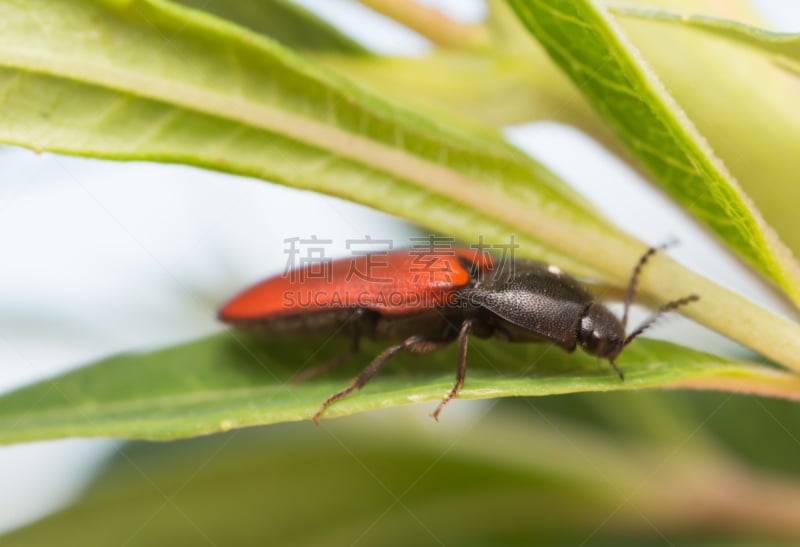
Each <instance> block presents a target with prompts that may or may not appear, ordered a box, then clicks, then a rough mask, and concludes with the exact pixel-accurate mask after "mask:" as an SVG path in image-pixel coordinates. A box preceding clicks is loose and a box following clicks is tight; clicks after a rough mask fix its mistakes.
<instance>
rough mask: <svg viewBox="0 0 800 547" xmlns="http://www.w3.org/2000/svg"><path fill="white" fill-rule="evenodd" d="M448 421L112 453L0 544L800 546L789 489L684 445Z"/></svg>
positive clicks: (519, 419)
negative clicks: (73, 495)
mask: <svg viewBox="0 0 800 547" xmlns="http://www.w3.org/2000/svg"><path fill="white" fill-rule="evenodd" d="M456 418H457V416H456ZM454 422H455V423H454V425H453V426H449V427H448V426H446V425H445V424H432V423H428V422H427V421H424V422H420V421H418V420H414V419H413V415H411V414H408V413H397V412H395V413H382V414H380V415H375V416H372V417H368V416H364V417H362V419H356V420H347V421H337V422H335V423H326V424H324V425H323V426H322V427H320V428H315V427H313V426H311V425H310V424H307V425H306V427H298V426H276V427H270V428H268V429H256V430H249V431H238V432H235V433H230V434H227V435H217V436H213V437H206V438H202V439H195V440H192V441H188V442H178V443H170V444H168V445H152V444H145V443H139V444H133V445H129V446H123V447H121V448H120V449H119V450H118V453H117V455H116V458H115V459H114V461H113V462H112V464H111V465H110V466H109V467H108V469H106V471H105V472H104V473H102V474H101V475H100V476H99V477H98V478H97V480H96V482H95V484H94V486H93V487H91V488H89V489H88V491H87V492H86V493H85V494H84V495H83V496H82V497H81V499H79V500H78V501H77V502H76V503H75V504H74V505H72V506H71V507H69V508H67V509H65V510H63V511H61V512H60V513H58V514H56V515H53V516H51V517H48V518H46V519H44V520H42V521H40V522H39V523H36V524H34V525H32V526H29V527H27V528H24V529H22V530H19V531H16V532H14V533H12V534H10V535H7V536H5V537H3V538H2V541H3V545H9V546H14V545H25V546H27V547H30V546H34V545H53V544H54V543H55V544H58V545H86V544H96V545H117V544H125V545H148V546H150V545H175V544H203V543H210V544H216V545H253V544H260V545H342V544H353V543H364V544H369V545H409V544H416V545H418V544H437V543H444V544H448V545H499V544H528V545H530V544H542V545H576V544H580V543H582V542H583V543H585V544H588V545H626V544H631V545H644V544H647V545H650V544H657V545H661V544H663V542H664V541H665V538H667V540H668V541H670V543H673V544H679V545H698V546H709V547H710V546H711V545H719V544H724V545H790V544H791V543H792V541H796V540H797V538H798V537H800V527H798V521H797V519H796V518H794V516H795V515H796V513H797V511H800V507H799V506H798V500H800V495H798V493H799V492H800V485H799V484H798V483H797V481H796V480H793V479H791V478H788V477H780V476H779V477H775V476H768V475H765V474H762V473H759V472H758V471H755V470H753V469H750V468H747V467H744V466H741V465H739V464H736V463H734V462H731V461H728V460H727V459H726V458H724V457H722V456H720V454H718V453H713V452H711V453H709V452H705V451H698V450H697V449H696V447H694V446H693V444H692V443H691V442H683V443H681V444H680V445H677V446H678V447H679V448H680V450H673V451H672V454H671V455H670V456H669V457H666V456H665V453H664V452H662V451H660V450H657V449H655V447H652V446H648V445H646V444H643V443H635V442H630V441H628V442H620V441H619V440H615V439H611V438H608V437H602V436H599V435H596V434H595V433H593V432H592V431H590V430H588V429H586V428H582V427H579V426H576V425H574V424H572V423H570V422H569V421H563V420H553V419H552V418H548V417H546V416H543V415H541V414H537V413H534V412H527V413H521V412H508V411H507V410H506V411H504V410H503V408H502V407H498V408H495V409H494V410H490V411H489V412H488V415H486V416H483V417H482V418H481V419H480V420H478V421H476V422H473V421H472V420H469V419H466V420H465V419H456V420H454ZM687 441H689V439H687ZM686 500H692V503H686ZM698 507H702V508H703V510H702V511H698V510H697V508H698ZM736 538H747V539H736ZM587 542H588V543H587ZM720 542H722V543H720Z"/></svg>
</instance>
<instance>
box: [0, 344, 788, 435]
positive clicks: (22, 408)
mask: <svg viewBox="0 0 800 547" xmlns="http://www.w3.org/2000/svg"><path fill="white" fill-rule="evenodd" d="M320 346H321V347H320ZM343 349H344V346H342V345H341V344H338V343H337V344H332V345H329V346H326V345H325V344H320V345H318V344H316V343H313V341H309V340H304V341H303V343H302V344H300V343H298V342H296V341H286V340H283V341H270V342H268V343H263V342H258V341H255V340H252V339H249V338H244V337H242V336H241V335H239V334H235V333H223V334H220V335H217V336H213V337H210V338H207V339H204V340H200V341H197V342H191V343H189V344H185V345H182V346H176V347H172V348H169V349H165V350H161V351H156V352H153V353H148V354H132V355H121V356H118V357H112V358H110V359H106V360H104V361H101V362H98V363H96V364H94V365H90V366H87V367H85V368H83V369H80V370H78V371H75V372H71V373H68V374H66V375H64V376H61V377H58V378H53V379H50V380H45V381H43V382H41V383H39V384H36V385H33V386H30V387H27V388H23V389H21V390H19V391H17V392H14V393H11V394H7V395H5V396H3V397H0V443H9V442H19V441H31V440H37V439H50V438H59V437H71V436H79V437H92V436H103V437H108V436H114V437H125V438H146V439H174V438H179V437H187V436H192V435H199V434H205V433H213V432H218V431H226V430H229V429H232V428H238V427H245V426H251V425H260V424H270V423H277V422H285V421H296V420H308V419H310V417H311V416H312V415H313V414H314V412H315V411H316V410H317V408H319V406H320V404H321V403H322V402H323V401H324V400H325V399H326V398H327V397H328V396H329V395H331V394H332V393H334V392H336V391H339V390H340V389H343V388H344V387H346V386H347V385H348V384H349V382H350V381H351V380H352V378H353V377H354V376H355V375H356V374H357V372H358V371H359V370H360V369H361V368H363V367H364V366H366V365H367V363H368V362H369V360H370V359H371V357H374V356H375V355H377V353H379V352H380V350H381V349H383V348H382V347H381V346H380V345H378V344H374V343H370V344H367V345H366V346H365V348H364V350H363V351H362V353H361V355H360V356H359V358H358V359H356V360H355V362H354V363H353V364H352V365H350V366H348V367H346V368H345V369H343V370H341V371H337V372H335V373H330V374H326V375H323V376H320V377H318V378H314V379H309V380H307V381H305V382H303V383H302V384H300V385H293V384H292V383H291V377H292V376H293V375H294V374H296V373H297V372H299V371H300V370H303V369H305V368H307V367H309V366H312V365H313V364H318V363H320V362H324V361H325V360H326V359H329V358H331V357H333V356H335V355H337V354H338V353H339V352H341V351H342V350H343ZM454 350H455V348H450V349H448V350H447V351H443V352H440V353H437V354H434V355H430V356H424V357H419V356H408V355H401V356H398V357H397V362H394V361H393V362H392V365H391V366H390V367H388V368H387V370H386V371H385V372H383V373H381V375H380V376H379V377H377V378H376V379H375V380H373V381H372V382H371V383H370V384H369V385H368V386H367V387H365V388H364V389H363V390H361V391H360V392H358V393H354V394H352V395H351V396H349V397H347V398H345V399H344V400H342V401H341V402H339V403H337V404H335V405H333V406H331V407H330V408H329V409H328V411H327V412H326V414H325V416H327V417H334V416H345V415H349V414H354V413H357V412H362V411H365V410H371V409H375V408H383V407H387V406H397V405H406V404H411V403H416V402H423V401H429V402H430V406H431V411H433V409H434V408H435V404H433V403H434V401H438V400H440V399H441V398H442V397H443V396H444V394H445V393H447V392H448V391H449V390H450V388H451V387H452V385H453V382H454V380H455V376H454V375H455V370H454V363H455V358H456V356H455V351H454ZM621 365H622V367H623V368H624V369H625V372H626V376H625V381H624V382H622V381H620V380H619V378H618V377H617V376H616V375H615V374H614V373H613V372H612V371H611V369H610V368H609V367H608V365H607V363H605V362H602V361H598V360H597V359H595V358H592V357H589V356H587V355H586V354H584V353H582V352H580V351H578V352H576V353H575V354H573V355H570V356H568V355H566V354H564V353H563V352H562V351H560V350H558V349H557V348H554V347H551V346H549V345H537V344H525V345H516V344H500V343H497V342H494V341H480V340H475V341H472V342H471V344H470V368H469V373H468V378H467V382H466V385H465V386H464V389H463V390H462V391H461V395H460V397H461V398H466V399H479V398H493V397H504V396H540V395H551V394H560V393H573V392H582V391H614V390H631V389H644V388H655V387H672V386H675V385H678V384H680V385H681V387H691V386H692V384H693V383H702V384H703V386H702V387H703V388H706V389H727V390H732V391H736V390H737V387H738V386H739V385H741V386H743V387H744V390H745V391H755V392H761V393H762V394H765V395H777V396H781V397H793V398H798V397H800V379H797V378H795V377H793V376H791V375H788V374H784V373H780V372H778V371H775V370H773V369H769V368H766V367H762V366H755V365H749V364H747V363H741V362H732V361H726V360H723V359H720V358H719V357H715V356H711V355H707V354H703V353H699V352H696V351H692V350H689V349H686V348H680V347H677V346H673V345H671V344H667V343H664V342H656V341H652V340H641V341H637V342H636V343H635V344H633V345H632V346H631V347H630V348H628V349H627V350H626V353H625V355H624V356H623V359H622V360H621ZM737 383H738V384H737ZM738 390H741V388H738ZM446 416H447V411H446V410H445V412H444V413H443V414H442V419H446Z"/></svg>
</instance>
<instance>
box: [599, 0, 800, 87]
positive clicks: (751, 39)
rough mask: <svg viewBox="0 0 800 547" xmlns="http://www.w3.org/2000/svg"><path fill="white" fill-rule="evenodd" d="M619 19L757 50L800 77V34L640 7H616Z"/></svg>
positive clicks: (613, 8)
mask: <svg viewBox="0 0 800 547" xmlns="http://www.w3.org/2000/svg"><path fill="white" fill-rule="evenodd" d="M611 10H612V12H613V13H615V14H616V15H622V16H624V17H632V18H636V19H644V20H647V21H655V22H662V23H672V24H679V25H684V26H687V27H689V28H693V29H697V30H701V31H704V32H708V33H709V34H713V35H716V36H720V37H722V38H727V39H729V40H733V41H736V42H738V43H741V44H745V45H747V46H750V47H753V48H755V49H758V50H761V51H763V52H766V53H769V54H771V55H773V56H774V59H775V62H776V63H777V64H778V65H779V66H781V67H783V68H785V69H787V70H790V71H792V72H794V73H796V74H800V34H796V33H789V32H775V31H770V30H767V29H762V28H758V27H754V26H752V25H746V24H744V23H739V22H738V21H731V20H728V19H720V18H718V17H708V16H705V15H692V14H683V13H678V12H674V11H669V10H662V9H653V8H647V7H639V6H612V7H611Z"/></svg>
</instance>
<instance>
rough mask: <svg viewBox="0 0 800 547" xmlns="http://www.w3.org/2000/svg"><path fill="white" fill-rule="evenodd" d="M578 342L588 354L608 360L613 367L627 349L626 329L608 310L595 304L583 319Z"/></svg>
mask: <svg viewBox="0 0 800 547" xmlns="http://www.w3.org/2000/svg"><path fill="white" fill-rule="evenodd" d="M578 341H579V342H580V344H581V347H582V348H583V349H584V351H586V353H588V354H590V355H594V356H596V357H602V358H603V359H608V360H609V361H611V362H612V365H613V361H614V358H615V357H616V356H617V355H619V354H620V353H621V352H622V348H624V347H625V328H624V327H623V326H622V323H620V321H619V319H617V318H616V316H615V315H614V314H613V313H611V311H610V310H609V309H608V308H606V307H605V306H603V305H602V304H599V303H597V302H594V303H592V304H590V305H589V307H588V308H586V311H585V312H584V314H583V317H582V318H581V329H580V331H579V332H578Z"/></svg>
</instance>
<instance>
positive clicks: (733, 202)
mask: <svg viewBox="0 0 800 547" xmlns="http://www.w3.org/2000/svg"><path fill="white" fill-rule="evenodd" d="M509 3H510V5H511V6H512V7H513V8H514V9H515V10H516V12H517V14H518V15H519V17H520V19H521V20H522V22H523V23H524V24H525V25H526V26H527V27H528V29H529V30H530V31H531V33H532V34H534V35H535V36H536V38H537V39H538V40H539V42H540V43H541V44H542V45H543V46H544V47H545V49H546V50H547V51H548V53H549V54H550V55H551V57H552V58H553V59H554V60H555V61H556V62H557V63H558V64H559V66H560V67H561V68H562V70H564V72H565V73H567V74H568V75H569V76H570V77H571V78H572V80H573V81H574V82H575V84H576V85H577V86H578V88H579V89H581V91H582V92H583V94H584V96H585V97H586V98H587V99H588V100H589V101H590V102H591V103H592V104H593V105H594V107H595V109H597V111H598V112H599V113H600V114H601V115H602V116H603V117H604V118H605V119H606V121H607V122H608V123H609V124H610V125H611V126H612V128H613V129H614V130H615V131H616V133H617V134H618V135H619V137H620V138H621V139H622V140H623V141H624V142H625V143H626V145H627V147H628V150H629V151H630V152H631V153H632V154H633V155H634V156H635V157H637V158H638V159H639V161H640V162H641V163H642V164H643V165H644V166H646V167H647V168H648V169H649V171H650V172H651V173H652V175H653V176H654V177H655V179H656V180H658V181H659V182H660V183H661V184H662V185H663V186H664V187H665V188H666V189H667V191H668V192H670V194H671V195H673V196H674V197H675V198H676V199H677V200H678V201H680V202H681V203H682V204H683V205H684V206H685V207H686V208H687V209H688V210H689V212H691V213H692V214H694V215H695V216H696V217H697V218H699V219H700V220H701V221H702V222H704V223H705V224H706V225H707V226H709V228H711V229H712V230H713V231H714V232H715V233H716V234H717V235H718V236H719V237H721V238H722V239H723V240H724V241H725V242H726V243H727V244H728V245H729V246H730V247H731V248H732V249H734V250H735V251H736V252H737V253H739V254H740V255H741V256H742V257H744V258H745V259H746V260H747V261H748V262H750V264H752V265H753V266H754V267H755V268H756V269H758V270H759V271H761V272H762V273H763V274H764V275H765V276H767V277H768V278H769V279H771V280H772V281H773V282H774V283H775V284H777V285H778V286H779V287H781V288H782V289H783V290H784V291H786V293H787V294H788V295H790V296H791V297H792V298H793V299H794V300H795V301H796V302H800V267H799V266H798V264H797V263H796V262H795V261H794V259H793V258H792V256H791V253H790V252H789V251H788V249H786V248H785V247H784V246H783V244H782V243H781V242H780V240H779V239H778V238H777V236H776V234H775V233H774V232H773V231H772V230H771V229H770V228H769V226H767V225H766V223H765V222H764V221H763V219H762V218H761V215H760V214H759V213H758V211H757V210H756V209H755V208H754V207H753V206H752V203H751V202H750V201H749V199H748V198H747V196H745V195H744V193H743V192H742V191H741V189H740V188H739V186H738V184H737V183H736V181H735V180H733V178H732V177H731V176H730V174H729V173H728V171H727V169H726V168H725V167H724V165H723V164H722V163H721V162H720V161H719V159H718V158H716V157H715V156H714V154H713V152H712V151H711V149H710V148H709V147H708V145H707V144H706V142H705V140H704V139H703V138H702V137H701V136H700V134H699V133H698V132H697V131H696V129H695V128H694V126H693V125H692V123H691V122H690V121H689V119H688V118H686V117H685V115H684V114H683V112H682V111H681V110H680V108H679V107H678V105H677V104H676V103H675V102H674V100H673V99H672V98H671V97H670V96H669V94H668V93H667V91H666V90H665V89H664V87H663V85H662V84H661V83H660V81H659V80H658V78H657V76H656V75H655V74H654V73H653V72H652V71H650V70H649V68H648V67H647V65H646V63H645V61H644V59H642V58H641V57H640V56H638V54H637V53H636V52H635V50H634V49H633V47H632V45H631V44H630V42H629V41H628V39H627V38H626V37H625V35H624V34H623V32H622V30H621V29H620V28H619V26H618V25H617V24H616V23H615V21H614V20H613V18H612V17H611V16H610V15H609V14H608V13H607V12H606V10H605V9H604V8H600V7H598V6H597V5H596V4H595V3H594V2H592V1H590V0H580V1H577V2H567V1H552V2H551V1H547V2H545V1H541V0H536V1H532V2H524V1H521V0H509Z"/></svg>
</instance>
